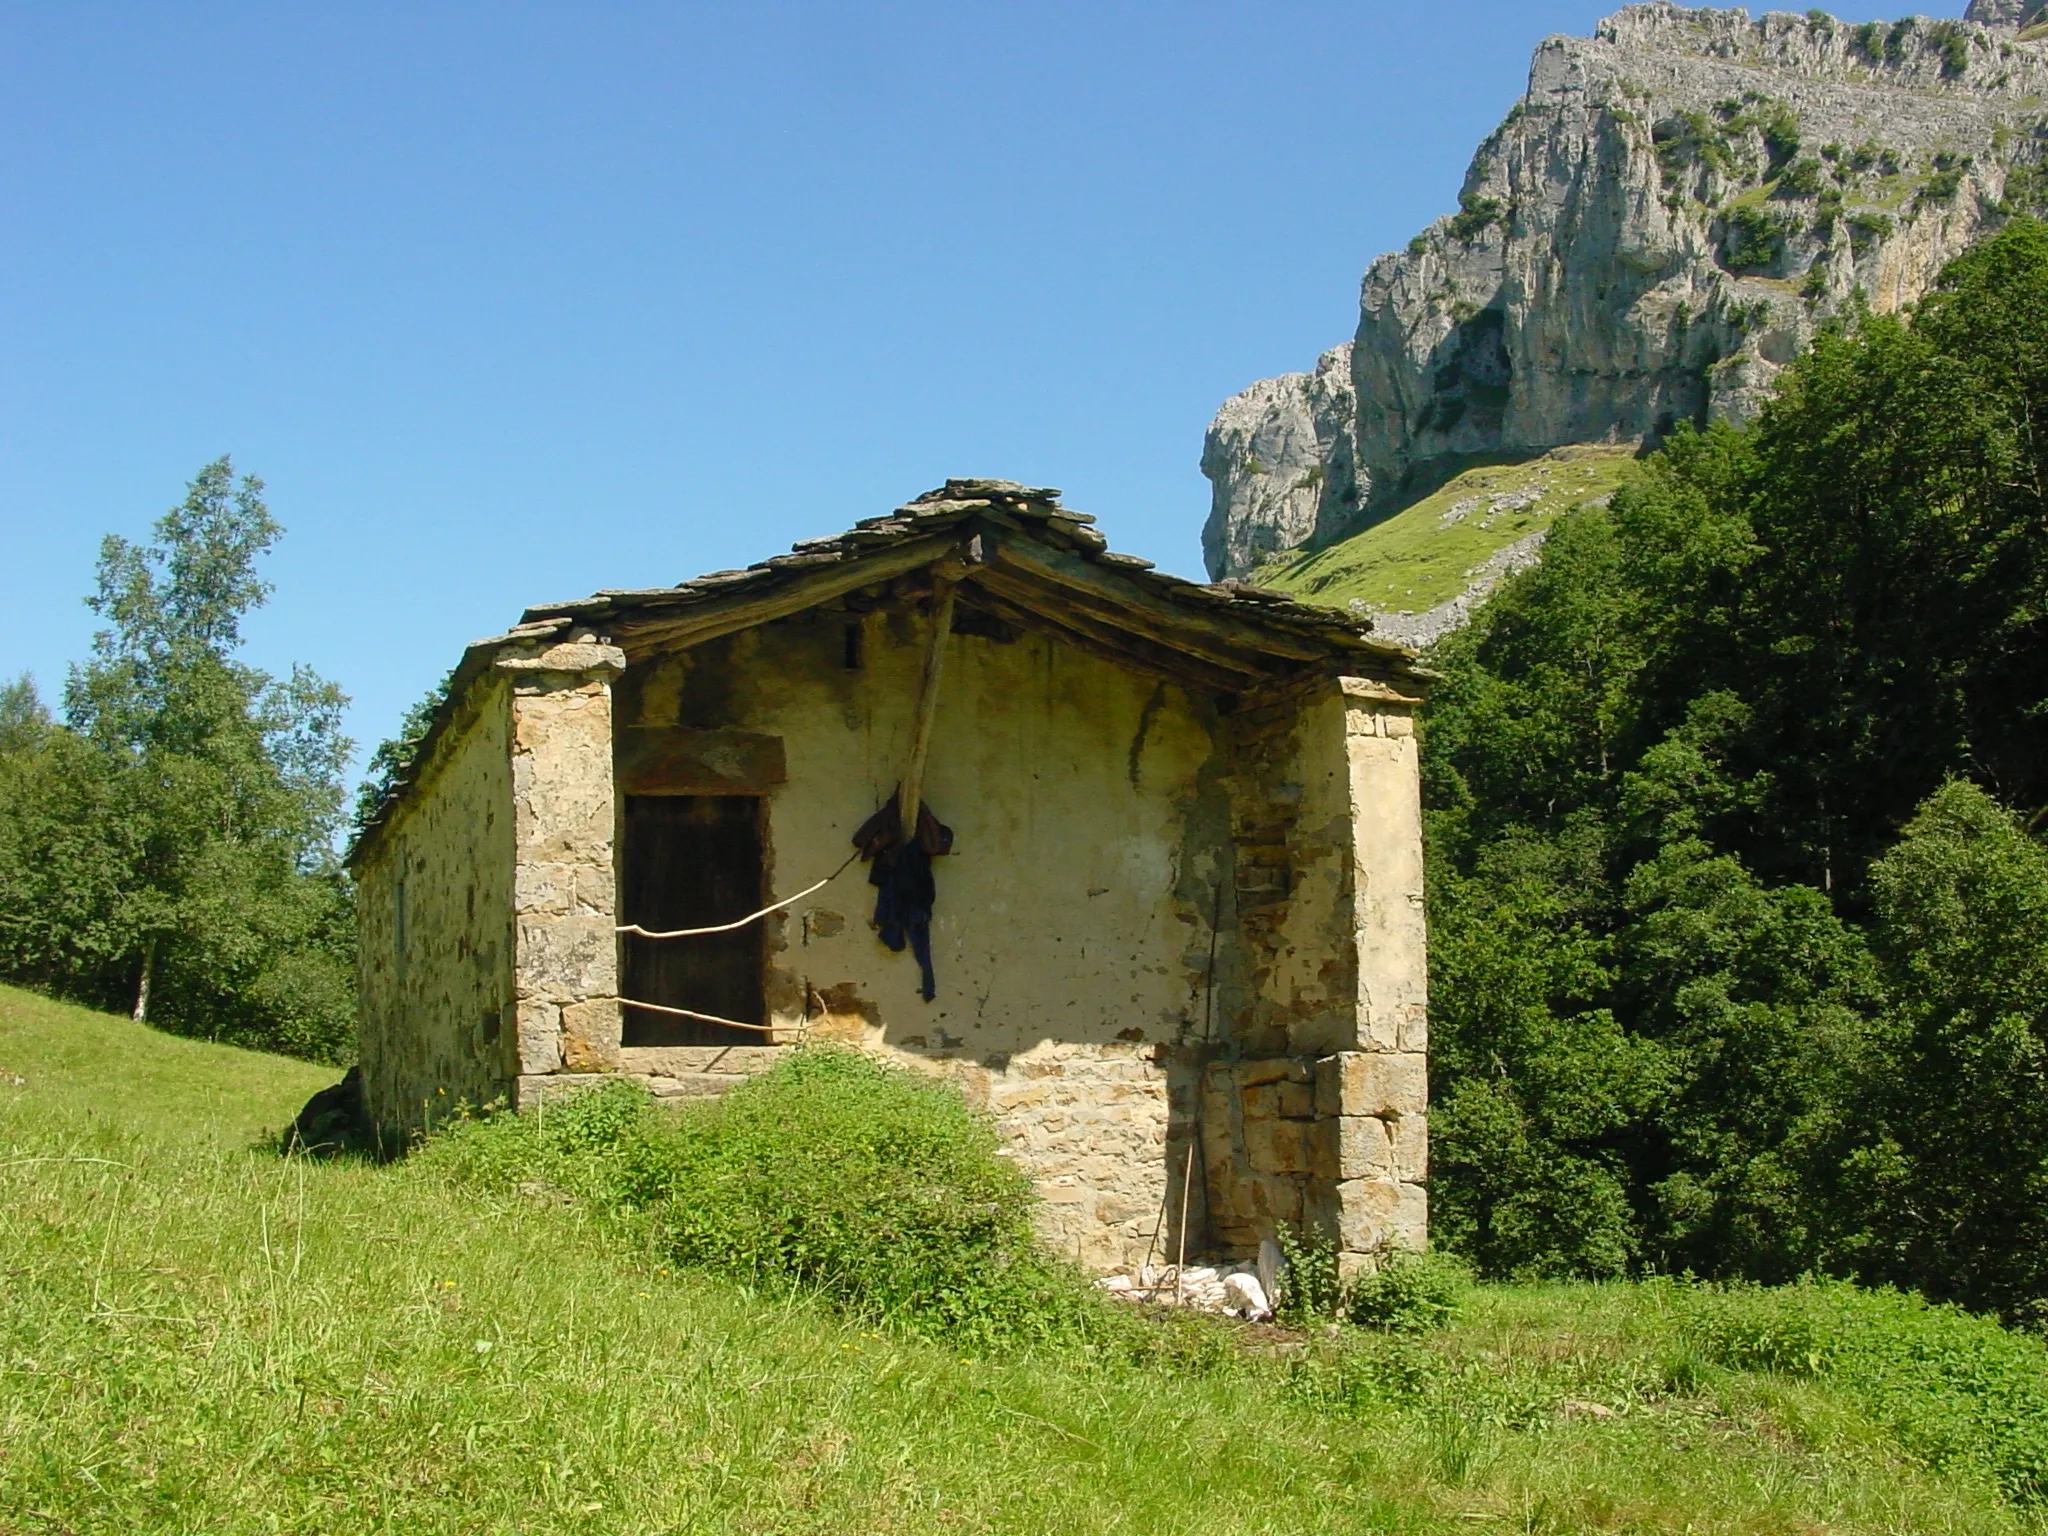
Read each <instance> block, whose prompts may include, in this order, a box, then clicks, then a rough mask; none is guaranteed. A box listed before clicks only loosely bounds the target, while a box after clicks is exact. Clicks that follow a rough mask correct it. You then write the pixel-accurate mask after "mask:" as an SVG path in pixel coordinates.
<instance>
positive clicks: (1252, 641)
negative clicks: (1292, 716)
mask: <svg viewBox="0 0 2048 1536" xmlns="http://www.w3.org/2000/svg"><path fill="white" fill-rule="evenodd" d="M990 543H991V544H992V545H993V549H992V550H991V553H990V556H989V561H990V565H991V567H992V569H993V570H995V571H998V572H1001V573H1002V574H1004V575H1007V576H1010V577H1013V578H1020V579H1022V580H1025V581H1029V582H1033V583H1040V584H1045V585H1049V586H1051V587H1053V588H1055V589H1057V591H1058V593H1059V595H1060V596H1062V597H1064V598H1065V599H1066V600H1067V601H1069V602H1070V603H1072V604H1073V605H1074V606H1075V607H1077V608H1080V609H1082V610H1084V611H1086V612H1087V613H1088V614H1090V615H1091V616H1092V617H1094V618H1095V619H1097V620H1098V621H1102V622H1107V623H1110V624H1114V625H1116V626H1118V627H1120V628H1125V629H1129V630H1133V631H1135V632H1137V633H1139V634H1142V635H1144V636H1145V637H1146V638H1147V639H1149V640H1153V641H1156V642H1158V643H1159V644H1162V645H1167V646H1171V647H1173V648H1175V649H1178V650H1185V651H1190V652H1193V653H1194V654H1196V655H1199V656H1201V657H1203V658H1204V659H1205V660H1208V661H1212V662H1215V663H1216V664H1217V665H1219V666H1225V667H1236V668H1246V667H1250V668H1252V669H1254V670H1258V669H1263V668H1264V667H1266V666H1269V665H1271V663H1272V662H1273V660H1274V659H1275V658H1276V657H1277V658H1281V659H1284V660H1287V661H1319V660H1322V659H1324V658H1325V657H1327V656H1328V655H1329V654H1330V647H1329V646H1328V645H1327V644H1325V643H1323V642H1321V641H1319V640H1316V639H1311V638H1310V637H1308V636H1306V635H1304V636H1300V637H1298V638H1297V637H1296V636H1293V635H1290V634H1286V633H1283V632H1280V631H1278V630H1275V629H1271V628H1267V627H1263V626H1254V625H1250V624H1243V623H1239V622H1237V621H1236V620H1234V619H1230V618H1226V617H1224V616H1222V615H1220V614H1217V613H1214V612H1205V611H1203V610H1201V609H1197V608H1190V607H1183V606H1182V605H1180V604H1178V603H1172V602H1168V601H1167V600H1166V599H1164V598H1162V597H1157V596H1154V595H1153V594H1152V593H1150V592H1146V591H1144V590H1142V589H1141V588H1140V587H1138V586H1137V585H1136V584H1135V583H1133V582H1130V581H1124V580H1119V579H1118V578H1117V577H1116V576H1115V575H1114V574H1112V573H1111V572H1110V571H1106V570H1104V569H1103V568H1102V567H1100V566H1098V565H1096V564H1094V563H1093V562H1091V561H1087V560H1083V559H1080V558H1079V557H1077V556H1074V555H1069V554H1066V553H1064V552H1063V551H1060V550H1056V549H1051V548H1049V547H1047V546H1046V545H1044V544H1041V543H1039V542H1038V541H1036V540H1034V539H1030V538H1020V537H1017V536H1016V535H1014V534H1013V535H1011V536H1010V537H1008V538H1001V537H998V538H995V539H992V540H991V541H990Z"/></svg>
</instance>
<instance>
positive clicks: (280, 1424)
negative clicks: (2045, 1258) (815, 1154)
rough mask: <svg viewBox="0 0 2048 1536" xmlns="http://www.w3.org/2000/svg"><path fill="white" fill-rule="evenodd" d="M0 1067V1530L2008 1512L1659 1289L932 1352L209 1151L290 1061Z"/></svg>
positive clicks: (8, 1017)
mask: <svg viewBox="0 0 2048 1536" xmlns="http://www.w3.org/2000/svg"><path fill="white" fill-rule="evenodd" d="M0 1068H5V1069H6V1074H7V1075H6V1076H5V1077H0V1281H4V1283H0V1532H5V1533H6V1536H26V1533H30V1532H34V1533H37V1536H46V1533H64V1532H71V1533H76V1536H86V1533H91V1536H99V1533H114V1532H120V1533H144V1536H158V1533H163V1536H170V1533H178V1536H190V1533H199V1532H204V1533H209V1536H211V1533H224V1536H244V1533H248V1536H255V1533H265V1536H272V1533H306V1536H316V1533H317V1536H355V1533H370V1532H377V1533H386V1532H390V1533H397V1532H404V1533H406V1536H442V1533H448V1536H454V1533H465V1536H474V1533H519V1536H555V1533H566V1532H579V1533H580V1532H588V1533H592V1536H596V1533H603V1536H653V1533H680V1532H690V1533H697V1532H714V1533H716V1532H742V1531H744V1532H750V1533H753V1532H773V1533H784V1532H788V1533H796V1532H805V1533H808V1532H826V1531H831V1532H904V1533H920V1536H922V1533H940V1532H946V1533H958V1532H1032V1533H1043V1532H1068V1531H1072V1532H1107V1533H1133V1536H1135V1533H1141V1532H1142V1533H1154V1532H1164V1531H1170V1532H1174V1533H1189V1536H1211V1533H1215V1536H1223V1533H1231V1536H1243V1533H1276V1536H1277V1533H1289V1536H1293V1533H1306V1536H1321V1533H1332V1536H1334V1533H1339V1532H1346V1533H1350V1532H1374V1533H1412V1536H1425V1533H1427V1536H1439V1533H1449V1532H1454V1531H1455V1532H1474V1531H1477V1532H1488V1531H1496V1532H1521V1533H1528V1532H1546V1533H1552V1536H1565V1533H1578V1532H1613V1533H1623V1532H1627V1533H1650V1532H1664V1531H1671V1532H1680V1531H1688V1530H1690V1531H1694V1532H1700V1533H1706V1532H1730V1533H1734V1532H1741V1533H1745V1536H1764V1533H1771V1536H1775V1533H1786V1536H1790V1533H1813V1532H1818V1531H1825V1532H1827V1533H1829V1536H1845V1533H1873V1536H1874V1533H1878V1532H1885V1533H1915V1536H1918V1533H1936V1532H1939V1533H1958V1536H1960V1533H1971V1536H2017V1533H2023V1532H2034V1533H2038V1532H2040V1531H2041V1529H2042V1527H2041V1525H2040V1523H2039V1522H2038V1521H2037V1520H2036V1519H2035V1518H2034V1516H2032V1515H2031V1514H2029V1513H2027V1512H2025V1511H2023V1510H2021V1509H2019V1508H2017V1507H2016V1506H2015V1505H2013V1504H2012V1503H2011V1502H2009V1501H2007V1500H2005V1499H2003V1498H2001V1497H2000V1496H1999V1494H1998V1492H1997V1489H1996V1487H1995V1485H1994V1482H1993V1480H1992V1479H1991V1477H1990V1476H1989V1474H1986V1473H1982V1472H1980V1471H1979V1470H1977V1469H1975V1468H1974V1467H1973V1466H1971V1465H1968V1464H1965V1463H1962V1462H1953V1463H1950V1464H1948V1466H1947V1467H1946V1469H1945V1470H1943V1469H1935V1468H1932V1467H1931V1466H1930V1465H1929V1459H1928V1458H1926V1457H1925V1456H1923V1455H1922V1454H1921V1453H1920V1452H1918V1451H1916V1450H1915V1449H1913V1448H1912V1447H1911V1446H1910V1445H1907V1444H1905V1443H1904V1442H1902V1440H1901V1439H1900V1437H1899V1436H1898V1434H1897V1433H1896V1432H1895V1431H1894V1430H1893V1428H1892V1427H1891V1426H1890V1423H1889V1421H1888V1420H1887V1418H1886V1417H1885V1416H1884V1415H1883V1414H1879V1413H1873V1412H1871V1411H1868V1410H1867V1407H1866V1404H1865V1403H1864V1401H1863V1400H1862V1399H1860V1398H1859V1397H1858V1396H1857V1395H1856V1394H1855V1393H1854V1392H1853V1391H1851V1390H1849V1389H1848V1388H1847V1387H1846V1386H1844V1385H1843V1384H1842V1383H1841V1382H1840V1381H1838V1380H1836V1379H1834V1378H1832V1377H1830V1376H1829V1375H1828V1374H1827V1373H1825V1372H1823V1373H1821V1374H1813V1373H1811V1372H1801V1371H1797V1370H1780V1369H1754V1368H1750V1367H1747V1366H1743V1365H1740V1364H1731V1363H1728V1361H1729V1360H1730V1359H1733V1358H1734V1357H1733V1356H1732V1355H1728V1354H1727V1353H1726V1352H1725V1351H1723V1350H1721V1348H1720V1347H1719V1346H1718V1345H1716V1344H1715V1343H1714V1342H1713V1339H1712V1337H1711V1336H1710V1334H1708V1333H1707V1332H1703V1331H1702V1329H1701V1327H1700V1326H1699V1325H1698V1324H1697V1322H1696V1316H1697V1314H1696V1313H1695V1312H1693V1311H1690V1310H1688V1309H1689V1308H1690V1307H1692V1306H1693V1305H1694V1304H1695V1301H1696V1299H1697V1298H1696V1297H1695V1296H1694V1293H1692V1292H1691V1291H1690V1290H1689V1289H1688V1288H1686V1287H1679V1286H1620V1285H1617V1286H1597V1287H1596V1286H1556V1287H1547V1288H1541V1289H1535V1288H1531V1289H1511V1288H1490V1287H1482V1288H1478V1289H1476V1290H1474V1291H1472V1292H1471V1293H1470V1294H1469V1295H1468V1296H1466V1297H1464V1298H1463V1300H1462V1304H1461V1310H1460V1314H1459V1317H1458V1319H1457V1320H1456V1321H1455V1322H1454V1323H1453V1324H1452V1325H1451V1326H1450V1327H1449V1328H1446V1329H1443V1330H1440V1331H1438V1332H1435V1333H1431V1334H1428V1335H1423V1336H1398V1335H1384V1336H1382V1335H1367V1334H1362V1333H1360V1334H1354V1335H1347V1336H1346V1337H1345V1338H1343V1339H1325V1338H1324V1337H1323V1336H1321V1335H1316V1336H1313V1338H1312V1339H1311V1340H1309V1341H1307V1342H1305V1343H1303V1342H1301V1341H1297V1342H1296V1343H1294V1344H1289V1343H1287V1342H1286V1341H1282V1340H1277V1339H1275V1338H1273V1337H1272V1336H1270V1335H1261V1334H1258V1333H1256V1332H1251V1333H1240V1334H1237V1335H1234V1336H1233V1337H1234V1338H1235V1340H1236V1342H1235V1343H1234V1344H1233V1345H1232V1347H1231V1348H1230V1349H1228V1350H1227V1351H1225V1352H1223V1354H1222V1358H1221V1360H1220V1361H1211V1362H1209V1363H1206V1364H1204V1366H1203V1368H1201V1369H1199V1370H1194V1371H1189V1370H1185V1369H1173V1368H1168V1367H1165V1366H1162V1365H1160V1364H1157V1363H1133V1362H1132V1361H1131V1360H1130V1358H1129V1357H1128V1356H1126V1355H1124V1354H1121V1353H1118V1352H1115V1351H1097V1352H1092V1353H1090V1352H1080V1351H1074V1350H1069V1349H1067V1348H1066V1347H1065V1346H1063V1345H1060V1344H1058V1343H1057V1341H1055V1342H1053V1343H1050V1344H1045V1345H1034V1346H1031V1347H1027V1348H1019V1349H1016V1350H1013V1351H1007V1352H1005V1351H999V1350H994V1349H985V1350H978V1351H971V1352H970V1351H961V1350H957V1349H953V1348H949V1347H942V1346H941V1345H940V1344H939V1343H936V1342H927V1341H925V1340H923V1339H920V1338H917V1337H915V1336H912V1335H911V1334H910V1333H909V1332H907V1331H905V1330H904V1329H903V1328H901V1327H899V1326H896V1325H894V1324H878V1323H877V1322H875V1321H872V1320H868V1319H863V1318H859V1317H854V1316H850V1315H849V1314H847V1313H846V1312H844V1311H843V1310H841V1307H840V1304H839V1303H837V1302H836V1301H833V1300H832V1299H831V1298H828V1297H825V1296H822V1295H821V1294H819V1292H818V1291H817V1290H816V1288H802V1287H793V1286H789V1285H784V1284H780V1283H772V1284H771V1283H769V1282H766V1281H760V1282H754V1283H740V1282H737V1281H735V1280H731V1279H724V1278H719V1277H718V1276H717V1275H714V1274H710V1273H707V1272H705V1271H703V1270H701V1269H685V1268H684V1267H683V1266H681V1265H679V1264H678V1263H677V1262H676V1261H675V1259H674V1258H673V1256H672V1255H670V1254H669V1253H668V1252H666V1251H665V1250H663V1249H660V1248H656V1247H651V1246H648V1245H647V1244H646V1243H645V1242H644V1241H642V1240H641V1239H642V1238H644V1236H645V1233H646V1231H647V1230H651V1229H648V1228H635V1227H634V1226H633V1224H632V1223H631V1222H623V1223H622V1222H621V1221H620V1220H618V1219H617V1218H615V1217H613V1216H610V1215H606V1214H603V1213H601V1212H600V1211H599V1209H598V1207H597V1206H596V1204H595V1203H593V1202H591V1201H590V1200H588V1199H586V1198H584V1197H583V1196H581V1195H577V1194H575V1193H573V1192H572V1191H569V1190H568V1189H567V1187H566V1186H560V1185H558V1186H556V1188H557V1189H558V1190H559V1191H560V1192H559V1193H553V1194H550V1193H546V1192H544V1191H535V1190H532V1189H529V1190H528V1191H527V1192H525V1193H521V1192H519V1190H518V1189H517V1187H516V1186H515V1187H514V1188H513V1189H512V1190H511V1191H510V1192H500V1191H498V1190H495V1189H492V1188H487V1187H484V1186H482V1185H479V1184H478V1183H476V1182H473V1181H471V1180H469V1179H467V1178H458V1177H456V1176H455V1175H454V1172H453V1171H452V1170H451V1169H449V1168H447V1167H442V1166H436V1165H435V1163H434V1160H433V1159H432V1158H428V1159H425V1160H422V1161H419V1162H408V1163H401V1164H396V1165H391V1166H384V1167H379V1166H374V1165H369V1164H360V1163H347V1162H342V1163H335V1164H319V1163H312V1162H308V1161H304V1160H285V1159H282V1158H279V1157H278V1156H276V1155H275V1153H274V1152H271V1151H268V1150H260V1149H256V1150H252V1149H255V1148H257V1146H258V1143H259V1141H260V1139H261V1137H262V1133H263V1132H264V1131H265V1130H266V1128H267V1129H269V1130H271V1131H275V1130H276V1129H278V1128H280V1127H282V1126H283V1125H284V1124H285V1123H286V1121H287V1120H288V1119H289V1118H290V1115H291V1113H292V1111H293V1110H294V1109H295V1108H296V1106H297V1103H298V1102H299V1101H300V1100H302V1099H303V1098H304V1096H305V1095H306V1094H307V1093H308V1092H310V1091H311V1090H312V1089H313V1088H315V1087H317V1086H320V1084H321V1081H322V1079H321V1077H320V1076H319V1074H318V1073H317V1072H316V1071H312V1070H309V1069H307V1068H305V1067H303V1066H302V1065H300V1064H296V1063H276V1062H272V1061H270V1060H268V1059H265V1058H261V1057H252V1056H249V1055H247V1054H246V1053H241V1052H234V1051H228V1050H224V1049H219V1048H214V1047H208V1046H205V1045H203V1044H198V1043H195V1042H189V1041H174V1040H168V1039H165V1038H163V1037H161V1036H156V1035H153V1034H151V1033H150V1032H148V1031H146V1030H142V1029H138V1028H136V1027H135V1026H133V1025H132V1024H130V1023H128V1022H127V1021H126V1020H122V1019H113V1018H107V1017H104V1016H101V1015H96V1014H90V1013H86V1012H84V1011H82V1010H78V1009H72V1008H65V1007H60V1006H57V1005H52V1004H48V1003H44V1002H42V1001H40V1000H38V999H33V998H30V997H27V996H26V995H24V994H21V993H15V992H6V991H0ZM16 1076H19V1077H20V1078H22V1079H24V1081H23V1082H22V1083H20V1084H15V1083H14V1082H13V1081H12V1079H13V1078H14V1077H16ZM1290 1351H1291V1352H1290ZM1595 1410H1597V1411H1595Z"/></svg>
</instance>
